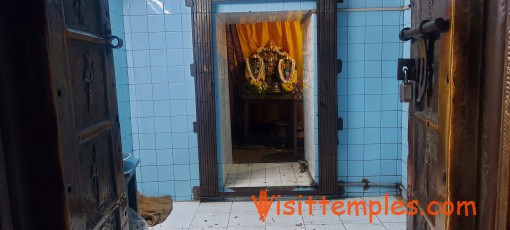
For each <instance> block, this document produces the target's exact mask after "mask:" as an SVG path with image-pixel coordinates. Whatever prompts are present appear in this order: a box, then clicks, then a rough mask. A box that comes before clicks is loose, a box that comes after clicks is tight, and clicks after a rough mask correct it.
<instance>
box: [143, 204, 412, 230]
mask: <svg viewBox="0 0 510 230" xmlns="http://www.w3.org/2000/svg"><path fill="white" fill-rule="evenodd" d="M381 199H384V197H364V198H348V199H345V200H346V201H348V200H356V201H364V202H367V204H368V201H369V200H378V201H381ZM392 201H395V198H394V197H390V200H389V202H392ZM275 209H276V208H275V205H274V204H273V206H272V208H271V210H270V211H269V214H268V216H267V219H266V221H265V222H262V221H260V219H259V214H258V212H257V209H256V207H255V205H254V204H253V202H251V201H233V202H232V201H226V202H209V203H200V202H175V203H174V207H173V210H172V213H171V214H170V216H169V217H168V218H167V219H166V220H165V222H163V223H162V224H159V225H156V226H154V227H152V228H150V229H151V230H152V229H154V230H160V229H169V230H170V229H223V230H241V229H242V230H250V229H254V230H255V229H266V230H270V229H282V230H289V229H300V230H301V229H307V230H309V229H316V230H322V229H324V230H327V229H343V230H355V229H360V230H379V229H380V230H404V229H406V224H405V221H406V217H405V216H396V215H391V214H390V215H389V216H383V215H379V216H376V217H374V219H373V221H372V223H369V220H368V218H369V217H368V215H367V216H362V215H360V216H358V217H356V216H352V215H350V216H349V215H340V216H335V215H333V214H331V213H330V212H328V213H329V214H327V215H322V213H321V209H322V207H321V206H320V205H315V206H314V207H313V208H312V209H313V213H314V215H313V216H309V215H308V209H309V207H308V206H307V205H303V215H297V214H296V215H292V216H283V215H276V211H275Z"/></svg>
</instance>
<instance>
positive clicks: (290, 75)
mask: <svg viewBox="0 0 510 230" xmlns="http://www.w3.org/2000/svg"><path fill="white" fill-rule="evenodd" d="M289 62H290V63H289ZM278 76H279V77H280V80H281V81H282V87H283V90H285V91H286V92H294V91H295V87H294V86H295V85H296V83H297V69H296V61H295V60H294V59H291V58H282V59H280V61H279V62H278Z"/></svg>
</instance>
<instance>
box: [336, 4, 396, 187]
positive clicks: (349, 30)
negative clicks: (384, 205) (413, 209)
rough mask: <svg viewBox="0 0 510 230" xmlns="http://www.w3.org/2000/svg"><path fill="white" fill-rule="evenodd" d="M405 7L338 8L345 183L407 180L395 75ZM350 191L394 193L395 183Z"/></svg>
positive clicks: (340, 150) (341, 164)
mask: <svg viewBox="0 0 510 230" xmlns="http://www.w3.org/2000/svg"><path fill="white" fill-rule="evenodd" d="M402 5H403V2H402V1H401V0H396V1H391V0H385V1H382V0H366V1H365V0H350V1H345V3H343V4H339V5H338V6H339V8H364V7H401V6H402ZM402 18H403V12H402V11H367V12H339V13H338V57H339V58H340V59H342V60H343V61H344V69H343V72H342V73H341V74H339V79H338V88H339V90H338V101H339V107H338V109H339V116H341V117H343V119H344V128H345V129H344V130H343V131H341V132H340V133H339V138H340V145H339V147H338V154H339V156H338V159H339V162H338V164H339V167H338V169H339V172H338V179H339V180H342V181H344V182H361V180H362V179H364V178H367V179H368V180H369V181H370V182H381V183H400V182H401V180H402V170H401V167H402V160H401V159H402V156H401V150H402V148H401V146H402V141H401V134H402V131H401V130H402V121H401V120H402V119H401V117H402V105H401V103H400V102H399V97H398V85H399V82H398V81H397V80H396V69H397V59H398V58H400V57H402V52H403V50H402V49H403V48H402V43H401V42H400V41H399V39H398V32H399V31H400V29H401V27H402ZM346 191H347V195H348V196H371V195H381V194H384V193H389V194H395V193H396V192H397V190H396V189H394V188H384V187H382V188H381V187H371V188H370V189H369V190H368V191H363V188H362V187H347V189H346Z"/></svg>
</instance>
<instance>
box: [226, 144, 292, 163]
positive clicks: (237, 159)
mask: <svg viewBox="0 0 510 230" xmlns="http://www.w3.org/2000/svg"><path fill="white" fill-rule="evenodd" d="M232 156H233V158H234V159H233V160H234V164H247V163H278V162H292V161H296V160H298V159H295V156H294V151H292V150H288V149H283V148H282V149H278V148H270V147H266V146H249V147H248V149H238V148H235V149H232Z"/></svg>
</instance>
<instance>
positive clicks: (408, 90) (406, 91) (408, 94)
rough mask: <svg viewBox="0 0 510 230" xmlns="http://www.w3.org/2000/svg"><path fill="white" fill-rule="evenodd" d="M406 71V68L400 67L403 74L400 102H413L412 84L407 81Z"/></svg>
mask: <svg viewBox="0 0 510 230" xmlns="http://www.w3.org/2000/svg"><path fill="white" fill-rule="evenodd" d="M408 70H409V68H407V66H404V67H402V72H404V82H403V83H402V84H400V102H411V101H413V83H411V82H409V80H408V76H407V74H408Z"/></svg>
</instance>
